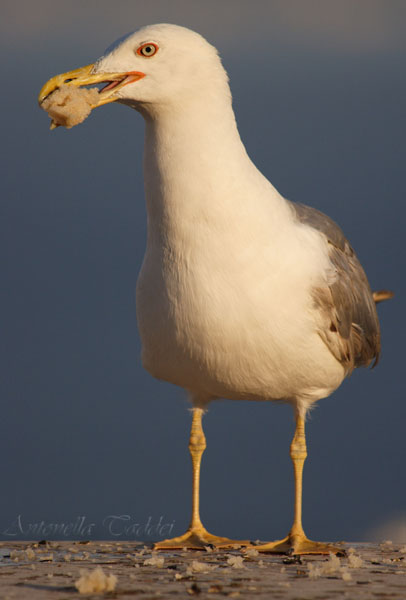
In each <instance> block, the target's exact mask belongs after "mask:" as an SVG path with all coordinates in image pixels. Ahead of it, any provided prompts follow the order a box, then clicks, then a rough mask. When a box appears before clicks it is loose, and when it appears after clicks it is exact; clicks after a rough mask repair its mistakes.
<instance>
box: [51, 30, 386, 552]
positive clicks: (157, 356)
mask: <svg viewBox="0 0 406 600" xmlns="http://www.w3.org/2000/svg"><path fill="white" fill-rule="evenodd" d="M100 83H104V84H105V85H104V86H103V87H102V88H101V89H100V90H99V95H98V101H96V102H95V104H94V106H92V108H95V107H96V106H100V105H104V104H107V103H110V102H119V103H122V104H125V105H128V106H129V107H131V108H133V109H135V110H136V111H138V112H139V113H140V114H141V115H142V116H143V118H144V120H145V126H146V129H145V148H144V180H145V196H146V206H147V244H146V251H145V256H144V260H143V264H142V267H141V271H140V274H139V277H138V281H137V292H136V310H137V320H138V326H139V331H140V335H141V341H142V362H143V365H144V367H145V369H146V370H147V371H148V372H149V373H150V374H151V375H153V376H154V377H156V378H157V379H161V380H165V381H168V382H170V383H172V384H176V385H178V386H181V387H182V388H184V389H185V390H186V391H187V393H188V397H189V399H190V401H191V403H192V405H193V417H192V425H191V433H190V443H189V450H190V454H191V459H192V466H193V493H192V518H191V522H190V525H189V528H188V530H187V532H186V533H185V534H184V535H181V536H179V537H176V538H173V539H168V540H163V541H161V542H159V543H157V544H156V546H155V547H156V548H157V549H176V548H186V549H202V548H204V547H205V546H207V545H212V546H214V547H219V548H222V547H233V546H234V545H235V544H241V545H244V544H249V542H248V541H245V540H231V539H228V538H224V537H220V536H216V535H213V534H211V533H209V532H208V531H207V530H206V528H205V527H204V526H203V524H202V521H201V519H200V511H199V478H200V465H201V459H202V454H203V452H204V450H205V448H206V440H205V435H204V431H203V428H202V416H203V414H204V412H205V411H206V409H207V407H208V405H209V404H210V402H211V401H213V400H215V399H219V398H225V399H230V400H257V401H264V400H273V401H284V402H286V403H289V404H290V405H291V406H292V408H293V410H294V415H295V421H296V429H295V434H294V437H293V440H292V443H291V447H290V456H291V459H292V461H293V467H294V479H295V498H294V517H293V525H292V527H291V530H290V532H289V533H288V535H287V536H286V537H285V538H284V539H283V540H277V541H274V542H269V543H266V544H261V545H259V546H256V548H257V550H259V551H261V552H271V553H272V552H275V553H291V554H326V553H330V552H338V551H339V550H340V547H339V546H334V545H331V544H329V543H324V542H315V541H312V540H310V539H309V538H308V537H307V536H306V534H305V532H304V529H303V526H302V472H303V465H304V462H305V459H306V456H307V451H306V437H305V421H306V414H307V412H308V411H309V409H310V408H311V407H312V406H313V405H314V404H315V402H317V401H318V400H320V399H322V398H326V397H327V396H329V395H330V394H331V393H332V392H334V390H336V389H337V388H338V387H339V386H340V384H341V383H342V381H343V380H344V378H345V377H347V376H349V375H350V374H351V372H352V371H353V369H354V368H355V367H361V366H365V367H366V366H368V365H370V364H372V363H374V364H376V362H377V360H378V357H379V353H380V331H379V322H378V317H377V313H376V308H375V301H380V300H383V299H386V298H388V297H390V295H391V293H390V292H385V291H381V292H379V293H377V294H376V296H375V298H374V294H373V293H372V292H371V289H370V286H369V284H368V280H367V277H366V275H365V273H364V270H363V269H362V267H361V265H360V263H359V261H358V259H357V257H356V255H355V253H354V250H353V249H352V247H351V246H350V244H349V242H348V241H347V239H346V238H345V236H344V234H343V232H342V231H341V229H340V227H339V226H338V225H336V223H335V222H334V221H332V220H331V219H330V218H329V217H328V216H326V215H324V214H323V213H321V212H319V211H318V210H316V209H314V208H310V207H308V206H305V205H303V204H296V203H293V202H291V201H289V200H287V199H285V198H284V197H283V196H282V195H281V194H280V193H279V192H278V191H277V190H276V189H275V187H274V186H273V185H272V184H271V183H270V182H269V181H268V179H266V177H265V176H264V175H263V174H262V173H261V172H260V171H259V170H258V169H257V168H256V166H255V165H254V164H253V162H252V161H251V160H250V158H249V157H248V155H247V152H246V149H245V147H244V145H243V143H242V141H241V139H240V135H239V133H238V129H237V125H236V120H235V116H234V112H233V109H232V99H231V92H230V88H229V84H228V77H227V74H226V71H225V70H224V68H223V66H222V63H221V60H220V58H219V55H218V52H217V50H216V49H215V48H214V47H213V46H212V45H211V44H209V43H208V42H207V41H206V40H205V39H204V38H203V37H202V36H201V35H199V34H198V33H196V32H194V31H191V30H189V29H187V28H184V27H180V26H177V25H171V24H159V25H152V26H147V27H144V28H142V29H140V30H138V31H136V32H135V33H131V34H129V35H128V36H125V37H124V38H121V39H120V40H118V41H117V42H116V43H115V44H113V45H112V46H111V47H110V48H109V49H108V50H106V52H105V54H104V55H103V56H102V57H101V58H99V59H98V60H97V61H96V62H95V63H93V64H90V65H87V66H86V67H83V68H79V69H75V70H73V71H70V72H68V73H63V74H61V75H57V76H56V77H53V78H52V79H50V80H49V81H48V82H47V83H46V84H45V85H44V87H43V88H42V90H41V92H40V95H39V102H40V104H42V103H43V101H44V100H45V99H46V98H48V99H49V98H51V96H50V94H52V93H53V92H55V91H57V90H59V89H60V88H61V87H62V86H71V87H75V88H77V89H80V87H81V86H88V85H93V84H100ZM56 125H58V123H54V124H53V126H56ZM124 135H127V136H128V131H126V132H125V133H124Z"/></svg>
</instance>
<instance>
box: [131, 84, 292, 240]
mask: <svg viewBox="0 0 406 600" xmlns="http://www.w3.org/2000/svg"><path fill="white" fill-rule="evenodd" d="M225 85H227V84H225ZM227 91H228V85H227V90H225V89H224V88H221V87H220V89H219V87H217V88H216V89H215V90H214V91H211V92H210V93H209V92H207V93H203V94H202V95H201V96H199V97H194V98H193V99H190V98H189V99H188V100H187V101H186V102H181V103H179V104H175V105H166V106H165V107H162V106H161V107H158V108H156V107H155V109H154V110H153V109H151V108H148V109H145V108H143V109H140V108H139V110H140V112H142V113H143V116H144V117H145V120H146V135H145V153H144V179H145V193H146V202H147V216H148V238H149V240H148V241H149V242H150V243H151V242H152V243H153V242H154V241H155V242H158V239H159V243H160V244H162V241H163V240H164V241H165V242H166V243H169V244H170V245H172V243H173V239H174V237H175V238H176V237H179V231H180V229H181V228H182V226H183V225H184V226H185V227H190V229H193V228H194V229H195V230H196V229H197V228H199V227H200V226H202V227H206V228H207V227H209V228H210V227H211V228H212V229H213V230H214V231H216V230H218V231H221V229H223V230H224V228H228V227H230V226H232V225H231V221H232V219H233V217H232V215H235V218H236V222H239V223H241V216H242V215H245V213H247V212H250V213H255V212H256V211H252V203H255V202H261V201H262V202H263V203H265V204H266V205H267V208H269V209H271V208H272V206H271V205H272V204H273V211H274V213H275V212H276V213H277V214H278V213H280V212H282V213H285V206H284V204H285V203H284V201H283V199H282V198H281V197H280V195H279V193H278V192H277V191H276V190H275V188H273V187H272V185H271V184H270V183H269V182H268V181H267V180H266V179H265V178H264V177H263V175H262V174H261V173H260V172H259V171H258V170H257V168H256V167H255V165H254V164H253V163H252V162H251V160H250V159H249V157H248V155H247V153H246V150H245V147H244V145H243V143H242V141H241V139H240V136H239V133H238V130H237V125H236V122H235V117H234V112H233V110H232V106H231V97H230V93H229V91H228V93H227ZM242 176H243V177H242ZM244 180H245V181H247V182H248V183H249V185H250V190H249V193H247V192H246V191H245V190H244V189H242V188H241V183H240V182H241V181H244ZM253 188H254V189H257V190H258V193H257V194H255V197H253V194H252V189H253ZM156 236H158V238H157V237H156Z"/></svg>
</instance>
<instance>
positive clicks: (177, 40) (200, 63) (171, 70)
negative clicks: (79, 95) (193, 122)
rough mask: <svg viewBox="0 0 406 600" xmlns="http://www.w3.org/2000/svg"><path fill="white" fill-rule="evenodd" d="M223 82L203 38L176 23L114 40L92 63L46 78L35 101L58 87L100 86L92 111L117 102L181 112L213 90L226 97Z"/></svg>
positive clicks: (224, 77) (215, 57) (212, 50)
mask: <svg viewBox="0 0 406 600" xmlns="http://www.w3.org/2000/svg"><path fill="white" fill-rule="evenodd" d="M227 81H228V79H227V75H226V72H225V70H224V68H223V66H222V64H221V61H220V58H219V56H218V53H217V50H216V49H215V48H214V47H213V46H212V45H211V44H209V43H208V42H207V41H206V40H205V39H204V38H203V37H202V36H201V35H199V34H198V33H196V32H194V31H191V30H190V29H187V28H185V27H180V26H178V25H170V24H160V25H149V26H147V27H143V28H142V29H139V30H138V31H136V32H134V33H130V34H129V35H126V36H124V37H123V38H120V39H119V40H117V41H116V42H115V43H114V44H112V45H111V46H110V47H109V48H108V49H107V50H106V51H105V53H104V54H103V56H101V57H100V58H99V59H98V60H96V62H94V63H92V64H90V65H87V66H85V67H81V68H79V69H75V70H73V71H69V72H67V73H62V74H60V75H56V76H55V77H53V78H52V79H50V80H49V81H48V82H47V83H46V84H45V85H44V86H43V88H42V89H41V92H40V94H39V98H38V100H39V103H40V104H41V103H42V102H43V100H44V99H45V98H46V97H47V96H48V95H49V94H51V93H52V92H53V91H55V90H56V89H58V88H59V87H60V86H61V85H69V86H76V87H80V86H89V85H90V86H92V85H97V84H104V85H103V86H102V87H101V89H100V90H99V100H98V103H97V104H96V105H95V106H93V108H96V107H97V106H102V105H103V104H107V103H110V102H116V101H118V102H121V103H124V104H129V105H130V106H133V107H134V108H136V109H138V110H140V111H141V112H144V111H145V112H148V111H149V110H150V111H151V112H152V111H153V110H156V109H157V107H165V106H169V105H171V106H178V107H180V108H182V107H184V106H185V105H186V103H187V102H188V100H189V99H192V98H196V97H207V96H208V95H213V92H214V91H215V90H219V91H220V92H221V93H222V94H224V90H225V89H226V90H228V83H227ZM227 95H228V96H229V97H230V93H229V91H228V94H227Z"/></svg>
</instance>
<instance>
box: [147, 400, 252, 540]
mask: <svg viewBox="0 0 406 600" xmlns="http://www.w3.org/2000/svg"><path fill="white" fill-rule="evenodd" d="M202 416H203V410H202V409H201V408H195V409H193V420H192V428H191V431H190V441H189V450H190V455H191V457H192V466H193V496H192V519H191V521H190V525H189V528H188V530H187V532H186V533H184V534H183V535H181V536H179V537H176V538H172V539H170V540H163V541H162V542H158V543H156V544H155V546H154V549H155V550H169V549H178V548H184V549H191V550H203V549H204V547H205V546H210V545H211V546H215V547H217V548H232V547H234V546H249V545H250V542H248V541H246V540H230V539H228V538H224V537H218V536H217V535H213V534H211V533H209V532H208V531H207V530H206V529H205V528H204V526H203V524H202V522H201V520H200V511H199V489H200V464H201V461H202V454H203V452H204V451H205V449H206V438H205V435H204V432H203V427H202Z"/></svg>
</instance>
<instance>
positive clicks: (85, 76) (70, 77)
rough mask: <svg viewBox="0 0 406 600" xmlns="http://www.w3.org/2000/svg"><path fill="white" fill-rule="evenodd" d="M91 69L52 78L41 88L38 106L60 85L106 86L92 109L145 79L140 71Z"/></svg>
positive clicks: (106, 102) (52, 126) (88, 67)
mask: <svg viewBox="0 0 406 600" xmlns="http://www.w3.org/2000/svg"><path fill="white" fill-rule="evenodd" d="M93 69H94V64H91V65H86V66H85V67H80V68H79V69H74V70H73V71H68V72H67V73H61V74H60V75H55V77H52V78H51V79H50V80H49V81H47V82H46V84H45V85H44V86H43V87H42V89H41V91H40V93H39V96H38V103H39V105H40V106H41V104H42V102H43V101H44V100H45V98H46V97H47V96H49V94H51V93H52V92H54V91H55V90H57V89H58V88H59V87H60V86H61V85H73V86H76V87H80V86H83V85H92V84H96V83H106V84H107V85H106V86H105V87H104V88H102V89H101V90H100V92H99V101H98V102H97V103H96V104H95V105H94V106H92V109H93V108H96V107H97V106H103V104H108V103H109V102H114V101H115V100H118V96H117V91H118V90H120V89H121V88H122V87H124V86H125V85H128V84H129V83H133V82H134V81H138V80H139V79H142V77H145V74H144V73H141V72H140V71H127V72H125V73H93V72H92V71H93ZM55 127H58V125H56V124H53V125H51V129H54V128H55Z"/></svg>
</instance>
